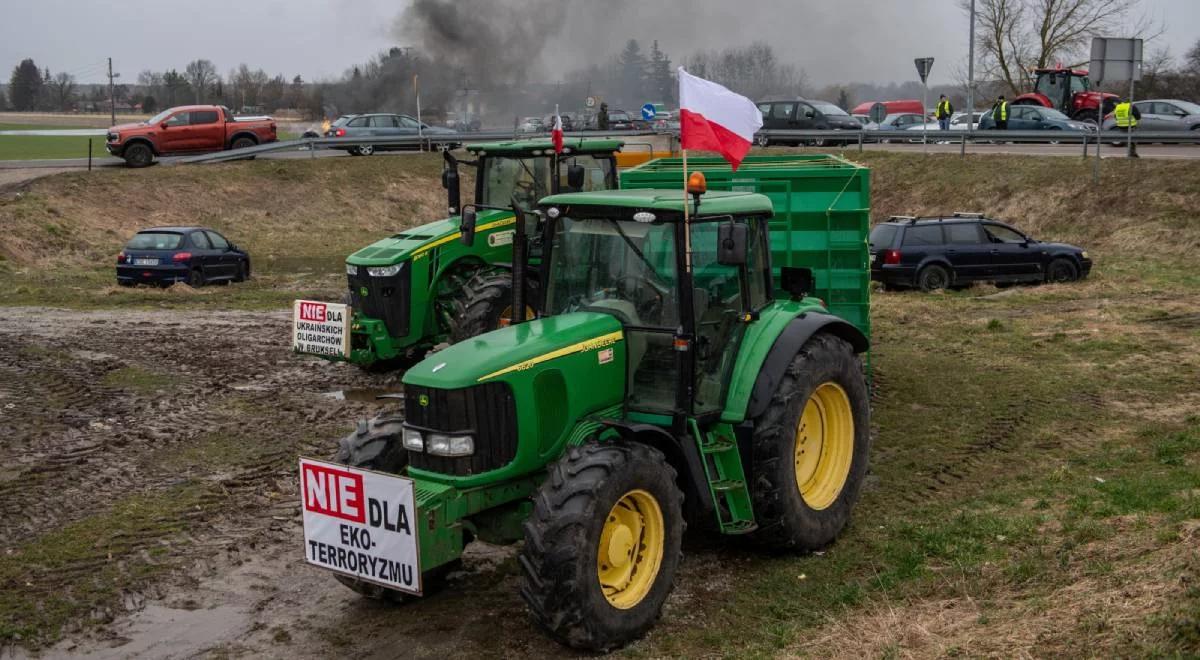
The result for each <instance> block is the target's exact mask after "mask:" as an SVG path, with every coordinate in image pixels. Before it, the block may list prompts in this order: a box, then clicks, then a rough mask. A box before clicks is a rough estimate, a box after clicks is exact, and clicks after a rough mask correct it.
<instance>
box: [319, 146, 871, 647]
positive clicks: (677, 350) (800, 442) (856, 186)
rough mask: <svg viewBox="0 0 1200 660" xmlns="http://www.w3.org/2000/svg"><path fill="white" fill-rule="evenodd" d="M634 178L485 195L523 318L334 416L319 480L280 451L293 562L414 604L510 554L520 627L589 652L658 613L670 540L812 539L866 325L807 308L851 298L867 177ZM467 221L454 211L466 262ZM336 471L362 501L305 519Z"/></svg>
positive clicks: (668, 580) (819, 526)
mask: <svg viewBox="0 0 1200 660" xmlns="http://www.w3.org/2000/svg"><path fill="white" fill-rule="evenodd" d="M693 162H695V161H693ZM643 168H644V169H643ZM643 168H637V169H634V170H632V171H630V172H628V173H627V174H628V176H627V177H626V176H624V175H623V179H622V185H623V187H625V189H623V190H620V191H616V190H613V191H598V192H590V193H562V194H556V195H551V196H548V197H546V198H544V199H542V200H541V202H540V204H538V205H537V206H536V207H535V208H532V209H530V210H528V211H526V210H525V209H523V208H522V206H521V205H520V204H519V200H514V201H513V202H512V203H511V207H512V212H513V214H514V215H515V216H516V217H517V224H516V232H515V235H514V252H515V253H516V260H515V262H514V263H515V264H516V266H515V267H514V268H513V270H512V273H511V274H512V279H513V282H512V286H511V291H512V292H513V294H514V295H513V298H512V300H511V304H513V305H514V306H516V308H520V307H521V306H522V305H525V304H529V302H528V301H526V300H522V298H523V294H522V293H521V292H522V291H524V290H526V288H525V281H524V280H526V279H528V278H529V277H530V274H529V273H527V272H526V268H524V267H522V266H521V264H522V263H523V261H524V260H523V259H522V258H521V257H522V253H523V252H524V251H525V250H526V248H527V246H528V245H529V244H530V243H534V242H537V241H540V244H541V246H542V253H541V257H542V258H541V261H540V263H539V264H538V265H537V267H536V270H537V276H538V278H539V281H540V282H542V283H543V284H542V286H541V287H540V288H539V289H538V290H537V294H538V296H539V298H538V299H537V300H536V301H533V303H532V304H531V307H532V308H534V309H536V310H537V313H536V318H533V319H520V318H518V319H514V320H513V323H512V324H511V325H509V326H508V327H504V328H501V329H497V330H494V331H491V332H488V333H485V334H482V335H479V336H477V337H474V338H472V339H470V340H468V341H464V342H460V343H457V344H454V345H452V346H450V347H448V348H445V349H443V350H441V351H438V352H436V353H433V354H431V355H430V356H428V357H427V358H426V359H425V360H424V361H422V362H420V363H419V364H417V365H415V366H413V367H412V368H410V369H409V370H408V371H407V372H406V373H405V375H404V378H403V382H404V411H403V414H402V415H401V414H399V413H396V414H388V415H383V416H380V417H377V418H375V419H373V420H371V421H369V422H362V423H360V425H359V428H358V430H357V431H356V432H355V433H353V434H351V435H349V436H348V437H346V438H344V439H342V441H341V444H340V447H339V451H338V453H337V455H336V457H335V459H334V461H333V463H330V464H325V465H324V467H322V466H317V467H315V468H313V467H312V466H307V465H306V464H305V461H307V459H302V461H301V463H302V466H301V469H302V473H303V474H302V479H301V482H302V493H303V498H304V501H305V534H306V546H307V548H306V559H307V560H308V561H309V562H310V563H313V564H316V565H318V566H321V567H324V568H327V569H331V570H333V571H335V572H336V573H338V575H337V577H338V579H339V580H340V581H341V582H343V583H344V584H346V585H347V586H349V587H350V588H352V589H354V590H355V591H358V592H359V593H361V594H364V595H366V596H369V597H374V598H391V599H402V597H403V596H404V594H405V593H408V594H420V593H423V592H425V591H428V590H429V589H430V588H432V585H433V584H434V582H435V581H436V580H437V579H439V577H441V576H442V575H444V573H445V572H446V571H447V570H448V569H449V568H450V567H453V566H455V565H456V563H457V562H458V560H459V559H460V557H461V555H462V551H463V547H464V545H465V544H466V543H468V542H469V541H470V540H472V539H475V538H478V539H482V540H485V541H488V542H493V543H511V542H515V541H521V540H523V541H524V546H523V549H522V550H521V553H520V558H519V564H520V568H521V571H522V574H523V583H522V587H521V595H522V597H523V598H524V600H525V602H526V603H527V604H528V606H529V609H530V610H531V612H532V615H533V618H534V619H535V620H536V622H537V623H538V624H540V626H541V627H542V628H544V629H545V630H546V631H547V632H548V633H549V634H550V635H551V636H553V637H554V638H556V639H557V640H559V641H561V642H562V643H564V644H566V645H569V646H571V647H574V648H578V649H586V650H594V651H607V650H611V649H614V648H617V647H620V646H622V645H624V644H627V643H628V642H630V641H632V640H634V639H637V638H638V637H640V636H641V635H643V634H644V633H645V632H646V631H647V630H648V629H649V628H650V627H651V626H652V625H653V624H654V623H655V621H656V620H657V619H658V618H659V615H660V611H661V609H662V606H663V603H664V601H665V600H666V598H667V596H668V594H669V593H670V591H671V589H672V587H673V585H674V582H675V577H676V572H677V569H678V567H679V562H680V558H681V541H682V536H683V532H684V529H685V527H686V526H687V524H691V525H692V527H693V529H697V528H699V529H705V530H711V531H713V532H716V533H722V534H735V535H746V536H747V537H748V538H750V539H752V540H753V541H754V542H756V543H757V544H758V545H760V546H761V547H763V548H768V549H772V550H785V551H811V550H816V549H820V548H823V547H825V546H827V545H829V544H830V543H832V542H833V541H834V540H835V538H836V537H837V536H838V534H839V533H840V532H841V531H842V529H843V528H844V527H845V526H846V524H847V521H848V520H849V518H850V512H851V509H852V507H853V506H854V504H855V501H856V500H857V499H858V496H859V491H860V489H861V486H862V484H863V480H864V477H865V475H866V472H867V456H868V445H869V426H870V411H869V399H868V377H867V373H868V371H867V369H866V368H865V367H864V363H863V360H862V356H863V354H865V353H866V351H867V350H868V335H867V329H868V327H869V326H868V324H867V321H868V316H867V315H866V314H865V312H862V314H861V316H860V317H859V318H858V319H857V320H856V321H854V322H852V321H851V320H847V319H845V318H841V317H839V316H837V315H835V314H833V313H831V312H830V309H831V308H832V307H834V306H835V305H841V306H844V308H845V309H847V310H851V311H854V310H859V311H861V309H865V305H866V304H867V300H866V296H867V285H868V280H869V273H868V270H867V269H868V263H867V258H868V257H867V247H866V243H865V238H866V232H867V222H868V220H867V218H868V206H869V205H868V203H867V202H868V197H869V192H868V191H869V176H868V171H867V170H866V169H865V168H861V167H858V166H856V165H852V164H850V163H847V162H845V161H841V160H838V159H832V158H828V157H811V156H796V157H770V156H763V157H753V158H750V159H747V161H746V162H744V163H743V164H742V166H741V168H740V169H739V170H738V171H737V172H736V173H733V172H731V171H730V169H729V168H728V166H726V165H724V164H723V163H722V162H721V161H711V160H710V161H704V160H702V161H700V163H699V164H698V165H697V169H698V170H701V171H702V172H703V173H704V174H707V175H708V178H709V181H712V182H713V185H714V186H719V187H722V188H725V190H723V191H716V190H714V191H712V192H707V191H706V187H707V184H706V182H705V180H704V177H703V176H702V175H700V174H696V175H693V176H692V177H691V178H690V179H689V184H688V188H689V192H690V193H691V197H690V199H688V198H687V197H686V196H685V195H684V194H683V192H682V190H681V187H676V188H674V189H663V188H644V187H639V186H643V185H651V184H656V183H657V182H660V181H665V180H667V179H670V180H671V181H673V182H676V183H682V181H683V173H684V170H683V167H682V164H681V163H680V162H679V161H677V160H665V161H653V162H651V163H647V164H646V165H645V166H643ZM627 184H628V185H627ZM754 191H759V192H754ZM482 217H483V216H482V214H481V213H477V210H476V209H475V208H472V207H470V206H468V207H467V208H466V209H464V213H463V229H462V234H463V241H464V242H465V243H466V244H467V245H470V244H471V242H472V241H473V240H478V235H477V234H478V232H479V227H481V226H482V225H481V224H479V222H480V219H481V218H482ZM489 217H490V216H489ZM527 218H536V220H537V221H536V222H533V221H530V222H528V223H527V222H526V219H527ZM525 228H536V230H537V232H538V233H537V235H536V236H533V235H527V234H526V232H525ZM805 264H807V265H805ZM818 294H819V295H820V296H821V298H818V297H817V295H818ZM859 306H861V308H860V307H859ZM855 313H858V312H855ZM319 470H324V471H325V472H318V471H319ZM325 474H330V475H335V476H329V477H328V479H326V477H325V476H320V475H325ZM336 474H342V475H343V477H344V478H345V479H348V480H349V479H351V477H354V476H355V475H357V477H355V478H363V479H367V480H368V481H367V482H366V483H367V484H368V485H367V486H366V487H360V488H357V490H356V487H354V486H353V485H351V486H348V487H347V488H346V489H345V490H344V496H343V497H342V498H341V501H342V502H343V503H348V504H345V506H343V507H342V508H341V509H338V510H336V511H334V513H333V514H331V515H334V516H338V517H337V518H330V517H329V515H327V514H328V512H329V511H331V510H332V509H331V508H330V507H331V506H332V505H330V504H329V503H328V502H327V501H326V500H325V499H322V497H324V494H325V493H326V492H334V491H335V490H336V489H335V488H334V486H333V485H332V484H334V481H333V480H334V479H335V478H341V477H336ZM313 475H316V476H313ZM346 475H349V476H346ZM389 479H390V480H391V481H389V482H388V483H387V485H385V486H380V487H374V488H376V489H375V490H374V491H372V490H371V489H372V488H373V486H371V485H370V483H371V482H370V480H376V481H378V480H389ZM346 483H351V482H350V481H347V482H346ZM364 488H365V490H364ZM314 494H315V495H314ZM318 496H319V497H318ZM396 500H401V503H400V504H399V505H397V504H396V503H395V501H396ZM355 502H357V503H360V504H361V503H362V502H370V507H369V509H370V511H371V512H373V513H372V514H371V515H370V516H365V517H364V515H365V514H364V515H359V514H358V513H356V509H355V506H356V505H355V504H354V503H355ZM358 508H360V509H361V508H363V507H361V506H360V507H358ZM393 510H394V511H396V514H395V515H390V517H389V514H388V512H389V511H393ZM380 511H382V512H383V513H382V515H377V513H378V512H380ZM347 512H349V513H347ZM355 516H358V517H357V518H356V517H355ZM367 518H370V520H368V521H367V522H365V523H362V524H361V525H356V524H355V523H354V522H353V521H355V520H360V519H361V520H367ZM389 520H391V521H392V523H391V526H390V527H389V526H388V521H389ZM346 521H350V522H346ZM381 521H382V522H381ZM397 521H401V522H402V524H400V523H398V522H397ZM335 523H336V525H340V531H333V527H334V526H335ZM359 527H361V529H362V530H366V533H367V534H368V537H367V538H368V540H369V541H370V542H369V543H363V542H362V540H361V539H362V537H361V534H360V531H359V530H358V528H359ZM322 529H324V530H325V531H324V532H323V531H322ZM385 529H388V530H391V532H385V531H384V530H385ZM396 530H399V531H398V532H397V531H396ZM387 533H392V534H393V535H397V534H398V535H399V536H398V537H397V538H398V539H399V540H401V541H405V542H408V543H411V548H410V550H407V551H401V550H397V551H396V554H390V555H386V556H385V555H379V556H376V555H371V554H369V552H368V551H366V550H362V551H360V550H357V549H356V548H370V549H371V550H370V552H375V551H377V550H378V548H379V547H383V545H384V543H385V542H384V541H383V540H381V539H383V538H384V536H383V535H384V534H387ZM321 534H324V536H321ZM405 534H407V536H405ZM355 539H359V540H358V541H355ZM372 539H374V540H372ZM356 543H357V545H355V544H356ZM396 547H401V546H399V545H398V546H396ZM404 552H408V554H407V555H405V554H404ZM403 557H409V559H402V558H403ZM405 562H407V563H405Z"/></svg>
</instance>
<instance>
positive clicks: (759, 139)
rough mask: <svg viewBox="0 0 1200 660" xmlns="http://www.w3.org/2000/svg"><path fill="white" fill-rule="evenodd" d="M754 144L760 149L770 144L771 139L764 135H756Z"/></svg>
mask: <svg viewBox="0 0 1200 660" xmlns="http://www.w3.org/2000/svg"><path fill="white" fill-rule="evenodd" d="M754 143H755V144H757V145H758V146H760V147H767V146H769V145H770V144H771V138H769V137H767V136H765V135H756V136H755V137H754Z"/></svg>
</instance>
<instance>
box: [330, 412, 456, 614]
mask: <svg viewBox="0 0 1200 660" xmlns="http://www.w3.org/2000/svg"><path fill="white" fill-rule="evenodd" d="M403 422H404V415H403V414H402V413H401V411H399V410H394V411H389V412H385V413H382V414H380V415H376V416H375V417H373V418H371V419H363V420H359V422H358V426H357V427H356V428H355V429H354V431H353V432H351V433H350V434H349V435H347V436H346V437H344V438H342V439H341V440H339V441H338V450H337V453H336V454H334V456H333V462H334V463H341V464H342V465H349V466H350V467H356V468H362V469H364V470H374V471H376V472H386V473H388V474H400V473H401V472H402V471H403V470H404V468H405V467H407V466H408V450H406V449H404V444H403V440H402V437H401V433H403V428H402V426H401V424H402V423H403ZM460 565H461V562H458V561H454V562H450V563H448V564H445V565H443V566H439V567H437V568H435V569H433V570H430V571H425V573H424V574H423V575H422V576H421V583H422V586H424V588H425V591H426V592H428V591H429V590H430V589H436V588H438V587H440V586H441V585H442V583H443V582H444V579H445V576H446V574H447V573H449V572H450V571H452V570H454V569H456V568H458V567H459V566H460ZM334 578H336V579H337V581H338V582H341V583H342V584H344V585H346V587H348V588H349V589H350V590H352V591H354V592H356V593H358V594H359V595H361V596H363V597H365V598H370V599H372V600H381V601H387V602H392V603H403V602H406V601H408V600H410V599H411V598H414V597H413V596H410V595H409V594H406V593H403V592H400V591H396V590H395V589H388V588H387V587H384V586H380V585H378V584H375V583H373V582H366V581H363V580H359V579H358V578H353V577H350V576H348V575H340V574H334Z"/></svg>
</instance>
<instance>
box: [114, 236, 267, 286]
mask: <svg viewBox="0 0 1200 660" xmlns="http://www.w3.org/2000/svg"><path fill="white" fill-rule="evenodd" d="M249 277H250V255H248V254H246V253H245V252H243V251H242V250H240V249H238V247H237V246H236V245H234V244H233V243H231V242H229V240H228V239H226V238H225V237H224V236H222V235H220V234H218V233H217V232H215V231H213V230H211V229H207V228H205V227H155V228H153V229H143V230H142V231H139V232H138V233H137V234H135V235H134V237H133V238H131V239H130V240H129V242H128V243H126V244H125V249H123V250H121V253H120V254H118V255H117V284H120V285H121V286H133V285H135V284H157V285H159V286H169V285H171V284H174V283H175V282H186V283H187V284H189V285H191V286H193V287H200V286H204V285H205V284H208V283H209V282H220V283H222V284H224V283H226V282H242V281H244V280H246V279H247V278H249Z"/></svg>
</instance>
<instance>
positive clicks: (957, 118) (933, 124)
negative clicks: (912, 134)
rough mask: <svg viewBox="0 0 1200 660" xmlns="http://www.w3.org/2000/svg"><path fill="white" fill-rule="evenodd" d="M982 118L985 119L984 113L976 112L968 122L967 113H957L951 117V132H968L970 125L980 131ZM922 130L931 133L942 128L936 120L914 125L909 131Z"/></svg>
mask: <svg viewBox="0 0 1200 660" xmlns="http://www.w3.org/2000/svg"><path fill="white" fill-rule="evenodd" d="M982 118H983V113H982V112H974V113H971V119H970V120H969V121H968V118H967V113H965V112H956V113H954V114H953V115H951V116H950V130H952V131H965V130H967V127H968V125H970V127H971V128H975V129H978V128H979V120H980V119H982ZM922 129H927V130H930V131H937V130H941V126H940V125H939V124H938V123H937V120H936V119H931V120H930V121H927V122H925V123H924V124H914V125H912V126H909V127H908V130H910V131H919V130H922Z"/></svg>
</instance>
